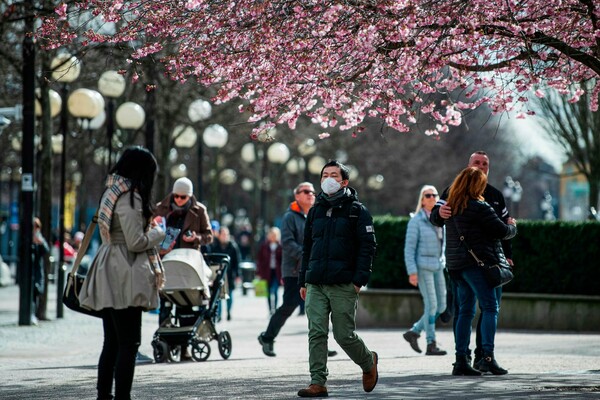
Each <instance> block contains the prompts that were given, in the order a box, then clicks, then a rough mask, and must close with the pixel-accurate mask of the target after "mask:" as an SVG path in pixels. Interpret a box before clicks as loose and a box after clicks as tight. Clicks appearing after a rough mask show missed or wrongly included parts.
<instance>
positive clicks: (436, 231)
mask: <svg viewBox="0 0 600 400" xmlns="http://www.w3.org/2000/svg"><path fill="white" fill-rule="evenodd" d="M438 197H439V196H438V192H437V190H436V188H435V187H434V186H431V185H425V186H423V187H422V188H421V192H420V194H419V202H418V203H417V208H416V210H415V215H414V217H413V218H411V220H410V221H409V222H408V228H407V230H406V242H405V245H404V262H405V264H406V272H407V273H408V281H409V282H410V284H411V285H413V286H418V287H419V291H420V292H421V296H423V306H424V311H423V316H422V317H421V318H420V319H419V320H418V321H417V322H415V324H414V325H413V327H412V328H411V329H410V330H409V331H407V332H405V333H404V335H403V336H404V339H406V341H407V342H408V343H410V346H411V347H412V349H413V350H414V351H416V352H417V353H421V349H420V348H419V343H418V341H417V339H418V338H419V337H420V336H421V335H420V333H421V331H425V335H426V339H427V351H426V352H425V354H426V355H435V356H438V355H445V354H446V352H445V351H444V350H440V349H439V348H438V347H437V344H436V341H435V320H436V318H437V317H438V315H440V314H441V313H442V312H444V310H445V309H446V279H445V277H444V245H445V237H444V231H443V229H442V228H438V227H436V226H434V225H433V224H431V222H429V214H430V213H431V209H432V208H433V206H434V205H435V203H436V201H437V199H438Z"/></svg>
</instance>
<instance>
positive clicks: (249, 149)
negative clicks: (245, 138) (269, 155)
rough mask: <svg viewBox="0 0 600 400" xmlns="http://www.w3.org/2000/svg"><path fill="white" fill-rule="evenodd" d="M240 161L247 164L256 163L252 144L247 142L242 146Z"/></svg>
mask: <svg viewBox="0 0 600 400" xmlns="http://www.w3.org/2000/svg"><path fill="white" fill-rule="evenodd" d="M240 155H241V157H242V160H244V161H245V162H247V163H248V164H250V163H253V162H254V161H256V153H255V149H254V143H252V142H249V143H246V144H245V145H243V146H242V150H241V152H240Z"/></svg>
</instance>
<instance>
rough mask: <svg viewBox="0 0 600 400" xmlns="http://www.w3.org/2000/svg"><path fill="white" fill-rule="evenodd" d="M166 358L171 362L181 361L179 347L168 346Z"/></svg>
mask: <svg viewBox="0 0 600 400" xmlns="http://www.w3.org/2000/svg"><path fill="white" fill-rule="evenodd" d="M168 357H169V361H171V362H179V361H181V346H169V353H168Z"/></svg>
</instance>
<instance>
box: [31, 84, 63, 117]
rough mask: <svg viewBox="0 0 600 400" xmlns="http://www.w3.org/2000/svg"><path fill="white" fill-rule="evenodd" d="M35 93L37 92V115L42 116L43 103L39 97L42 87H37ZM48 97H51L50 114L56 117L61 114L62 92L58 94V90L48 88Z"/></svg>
mask: <svg viewBox="0 0 600 400" xmlns="http://www.w3.org/2000/svg"><path fill="white" fill-rule="evenodd" d="M35 93H36V99H35V116H36V117H41V116H42V105H41V104H40V102H39V100H38V99H37V98H38V97H39V96H40V94H41V92H40V89H39V88H38V89H36V90H35ZM48 97H49V98H50V116H51V117H52V118H54V117H56V116H57V115H58V114H60V109H61V107H62V99H61V98H60V94H58V93H57V92H56V91H54V90H52V89H50V90H48Z"/></svg>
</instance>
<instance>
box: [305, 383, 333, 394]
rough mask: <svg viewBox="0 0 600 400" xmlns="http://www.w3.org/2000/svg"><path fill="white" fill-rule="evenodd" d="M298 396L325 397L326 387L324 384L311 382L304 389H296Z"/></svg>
mask: <svg viewBox="0 0 600 400" xmlns="http://www.w3.org/2000/svg"><path fill="white" fill-rule="evenodd" d="M298 396H300V397H327V396H329V395H328V394H327V388H326V387H325V386H321V385H316V384H311V385H310V386H309V387H307V388H306V389H300V390H299V391H298Z"/></svg>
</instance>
